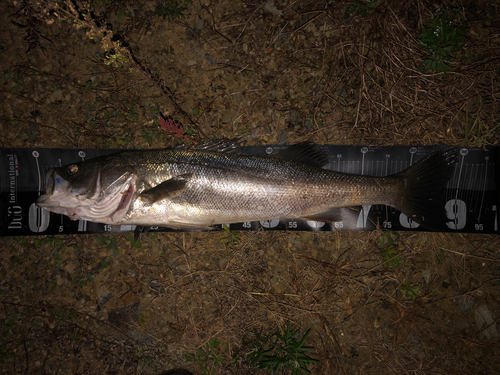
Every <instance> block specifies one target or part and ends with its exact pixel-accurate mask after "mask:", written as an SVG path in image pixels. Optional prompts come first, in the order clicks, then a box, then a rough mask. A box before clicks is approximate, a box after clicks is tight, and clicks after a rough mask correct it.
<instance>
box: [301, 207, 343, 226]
mask: <svg viewBox="0 0 500 375" xmlns="http://www.w3.org/2000/svg"><path fill="white" fill-rule="evenodd" d="M302 219H304V220H314V221H322V222H324V223H331V222H334V221H335V222H337V221H342V211H341V210H340V208H338V207H335V208H331V209H329V210H328V211H325V212H321V213H319V214H314V215H309V216H306V217H302Z"/></svg>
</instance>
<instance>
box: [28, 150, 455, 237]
mask: <svg viewBox="0 0 500 375" xmlns="http://www.w3.org/2000/svg"><path fill="white" fill-rule="evenodd" d="M456 161H457V152H456V150H455V149H446V150H442V151H438V152H436V153H434V154H432V155H431V156H429V157H427V158H425V159H423V160H420V161H418V162H417V163H415V164H414V165H413V166H411V167H410V168H408V169H406V170H404V171H402V172H399V173H396V174H393V175H390V176H387V177H369V176H362V175H352V174H345V173H339V172H332V171H329V170H325V169H322V168H321V167H322V166H323V165H325V164H326V163H327V157H326V155H324V154H323V153H322V152H321V150H320V149H319V147H318V146H317V145H315V144H313V143H301V144H296V145H292V146H289V147H288V148H287V149H285V150H283V151H281V152H278V153H277V154H276V155H274V156H267V157H265V156H264V157H258V156H244V155H236V154H231V153H226V152H220V150H218V151H213V150H208V151H207V150H203V149H185V148H169V149H161V150H137V151H123V152H120V153H117V154H113V155H110V156H103V157H98V158H95V159H91V160H88V161H83V162H79V163H74V164H71V165H68V166H64V167H61V168H57V169H51V170H49V171H48V175H47V185H46V192H45V194H44V195H42V196H40V197H39V198H38V199H37V202H36V203H37V205H38V206H40V207H43V208H45V209H47V210H49V211H52V212H56V213H60V214H64V215H67V216H69V217H70V218H71V219H73V220H78V219H83V220H89V221H93V222H98V223H104V224H136V225H139V226H164V227H171V228H181V229H207V228H209V227H210V226H212V225H214V224H222V223H237V222H245V221H257V220H265V219H282V218H304V219H309V220H318V221H327V222H328V221H338V220H340V218H339V216H338V215H339V211H340V210H338V208H340V207H351V206H360V205H375V204H384V205H388V206H392V207H395V208H397V209H399V210H400V211H402V212H403V213H405V214H406V215H407V216H408V217H410V218H412V219H413V220H414V221H416V222H417V223H419V224H421V225H422V226H423V227H425V228H427V229H431V230H440V229H443V228H444V227H445V224H446V221H447V218H446V211H445V208H444V204H441V203H440V202H439V201H438V200H439V199H438V198H439V191H440V190H441V189H442V188H444V187H445V185H446V183H447V181H448V180H449V178H450V176H451V174H452V172H453V170H454V164H455V163H456Z"/></svg>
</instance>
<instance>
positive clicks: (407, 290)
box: [400, 284, 420, 301]
mask: <svg viewBox="0 0 500 375" xmlns="http://www.w3.org/2000/svg"><path fill="white" fill-rule="evenodd" d="M400 289H401V291H402V292H403V294H404V295H405V296H406V297H408V298H410V299H412V300H413V301H415V300H416V299H417V293H418V291H419V290H420V286H419V285H415V284H408V285H401V288H400Z"/></svg>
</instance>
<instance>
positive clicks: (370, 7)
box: [345, 0, 377, 17]
mask: <svg viewBox="0 0 500 375" xmlns="http://www.w3.org/2000/svg"><path fill="white" fill-rule="evenodd" d="M376 6H377V2H376V1H368V2H363V1H359V0H355V1H353V2H352V3H350V4H349V5H348V6H347V8H346V10H345V16H346V17H350V16H351V15H353V14H354V13H356V12H357V11H358V10H359V13H360V14H361V15H362V16H363V17H368V16H369V15H370V14H371V13H373V11H374V10H375V7H376Z"/></svg>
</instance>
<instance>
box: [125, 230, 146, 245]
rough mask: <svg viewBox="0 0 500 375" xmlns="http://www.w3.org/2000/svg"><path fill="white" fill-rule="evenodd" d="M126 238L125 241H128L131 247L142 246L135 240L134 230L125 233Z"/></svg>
mask: <svg viewBox="0 0 500 375" xmlns="http://www.w3.org/2000/svg"><path fill="white" fill-rule="evenodd" d="M126 238H127V241H129V242H130V245H131V246H132V247H136V248H140V247H142V243H140V242H139V241H136V240H135V237H134V232H128V233H127V235H126Z"/></svg>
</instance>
